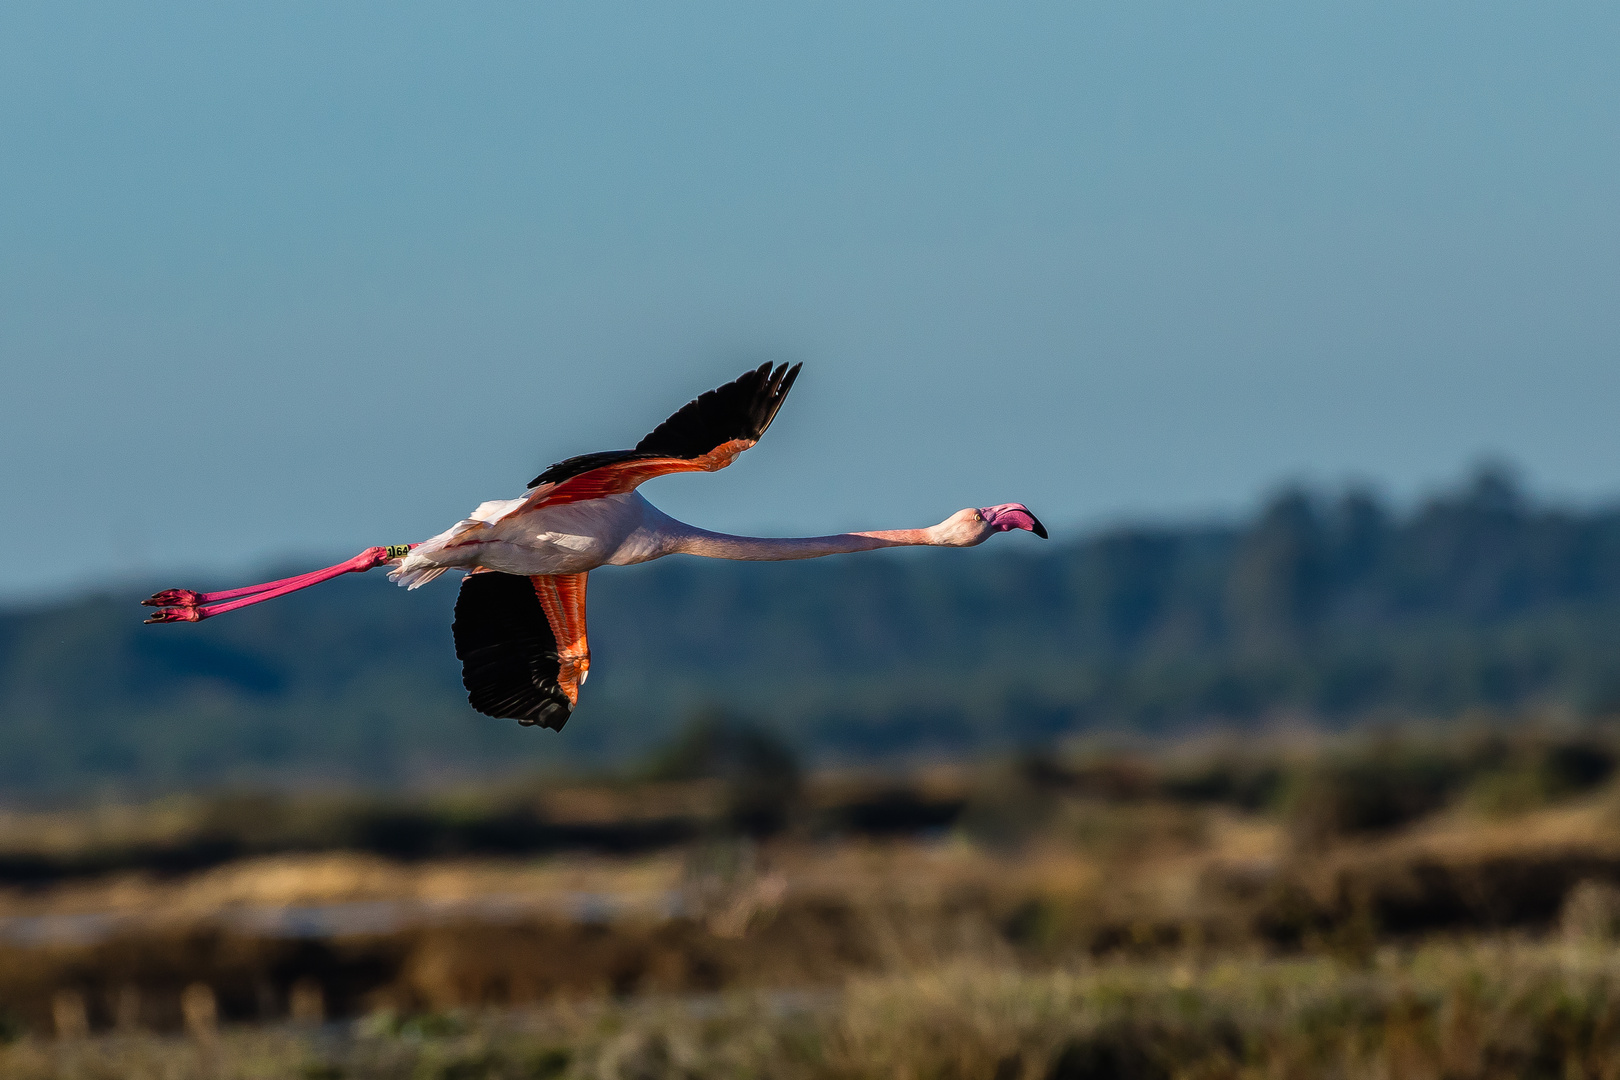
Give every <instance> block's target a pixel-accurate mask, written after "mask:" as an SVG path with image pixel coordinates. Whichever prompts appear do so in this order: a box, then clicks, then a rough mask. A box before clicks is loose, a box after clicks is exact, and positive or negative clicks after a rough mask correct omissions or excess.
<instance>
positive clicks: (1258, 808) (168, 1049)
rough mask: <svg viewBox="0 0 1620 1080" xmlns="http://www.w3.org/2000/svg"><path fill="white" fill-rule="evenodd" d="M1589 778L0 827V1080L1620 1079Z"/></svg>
mask: <svg viewBox="0 0 1620 1080" xmlns="http://www.w3.org/2000/svg"><path fill="white" fill-rule="evenodd" d="M1609 740H1610V736H1609V735H1607V734H1606V733H1603V732H1596V731H1592V730H1583V731H1579V732H1572V731H1552V730H1542V731H1540V732H1539V733H1531V734H1519V735H1515V736H1513V737H1511V738H1509V737H1505V736H1502V735H1499V734H1492V733H1490V732H1487V731H1481V732H1475V733H1473V734H1458V733H1457V732H1455V731H1453V732H1449V733H1446V734H1445V736H1444V737H1440V736H1435V737H1424V736H1414V735H1410V734H1409V735H1406V736H1403V737H1401V738H1395V737H1393V736H1386V737H1382V738H1361V739H1355V740H1341V741H1321V740H1310V741H1299V740H1296V741H1289V742H1279V743H1273V744H1270V745H1267V746H1263V747H1255V746H1250V747H1246V748H1244V749H1243V750H1242V752H1238V751H1237V750H1235V749H1234V748H1233V747H1231V746H1229V745H1223V744H1214V743H1211V744H1202V745H1196V746H1186V745H1184V746H1179V747H1158V748H1153V749H1150V750H1138V751H1135V752H1130V753H1125V752H1120V751H1118V750H1117V749H1116V750H1113V751H1103V750H1100V749H1097V748H1092V749H1089V750H1088V749H1085V748H1077V749H1075V750H1074V751H1073V752H1071V753H1066V754H1049V755H1041V756H1035V757H1024V758H1020V759H1016V760H1009V761H1004V762H1001V763H997V764H993V765H985V766H983V767H979V768H974V769H966V768H939V769H934V770H927V771H922V772H917V773H914V774H911V775H908V776H887V777H875V776H857V775H851V774H826V775H812V776H809V777H803V778H795V779H792V780H791V782H788V781H787V780H785V779H783V778H782V777H777V780H778V781H779V782H778V783H775V784H774V785H766V786H765V787H763V788H762V786H761V785H760V784H759V783H757V779H758V778H757V777H755V778H750V777H748V776H742V777H737V776H731V777H729V778H726V777H718V778H708V779H703V778H697V779H684V780H682V779H667V778H666V779H657V780H641V781H632V780H617V781H602V782H593V783H576V784H572V785H562V784H556V783H553V784H550V785H547V786H545V787H544V788H541V789H535V788H525V787H524V786H522V785H517V786H514V787H513V788H511V789H509V790H506V791H502V792H493V793H492V792H484V793H480V794H479V795H477V796H476V797H475V796H472V795H468V794H459V795H457V794H448V795H443V796H437V797H434V798H429V799H419V800H415V801H409V802H392V803H379V802H376V801H367V800H361V799H356V798H349V797H344V798H338V797H332V798H324V799H310V798H303V799H292V798H275V797H271V796H264V795H261V796H254V797H245V796H241V795H231V796H221V797H217V798H200V797H192V798H187V799H178V800H169V801H165V802H161V803H156V804H152V805H148V806H142V807H101V808H86V809H80V810H57V811H50V812H46V811H32V812H21V811H18V812H13V813H12V814H10V815H8V816H6V817H4V818H3V819H0V881H3V882H5V883H4V884H0V1038H3V1040H4V1042H3V1044H0V1075H6V1076H39V1077H47V1076H85V1077H90V1076H96V1077H101V1076H109V1077H110V1076H153V1077H160V1076H161V1077H186V1076H199V1077H202V1076H210V1077H212V1076H289V1075H291V1076H309V1077H338V1076H346V1077H373V1076H375V1077H384V1076H387V1077H394V1076H400V1077H406V1076H409V1077H506V1076H514V1077H516V1076H533V1077H539V1076H610V1077H657V1076H771V1077H778V1076H805V1077H823V1076H825V1077H846V1076H847V1077H864V1076H873V1077H877V1076H916V1077H925V1076H930V1077H931V1076H939V1077H948V1076H961V1077H976V1076H984V1077H996V1078H1010V1077H1057V1078H1061V1077H1092V1076H1098V1077H1115V1076H1117V1077H1172V1076H1178V1077H1179V1076H1188V1077H1194V1076H1197V1077H1204V1076H1209V1077H1215V1076H1267V1077H1272V1076H1345V1077H1361V1076H1368V1077H1372V1076H1378V1077H1393V1076H1410V1077H1437V1078H1439V1077H1472V1076H1558V1077H1570V1076H1609V1075H1620V983H1617V982H1616V981H1615V979H1616V975H1617V974H1620V948H1617V946H1616V942H1617V940H1620V788H1617V787H1616V782H1615V770H1614V762H1615V761H1616V760H1617V758H1620V755H1617V754H1616V753H1615V750H1614V747H1613V744H1612V743H1611V742H1610V741H1609ZM766 795H772V796H777V797H778V798H777V801H776V802H775V803H771V802H770V800H769V799H767V798H765V796H766ZM767 804H769V805H767Z"/></svg>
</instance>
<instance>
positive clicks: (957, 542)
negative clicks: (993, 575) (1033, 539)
mask: <svg viewBox="0 0 1620 1080" xmlns="http://www.w3.org/2000/svg"><path fill="white" fill-rule="evenodd" d="M935 528H937V529H939V530H940V533H941V541H942V542H943V543H944V544H946V545H949V546H951V547H972V546H974V545H975V544H982V543H984V542H985V541H986V540H988V539H989V538H990V536H991V535H992V534H993V533H998V532H1009V531H1011V530H1013V529H1028V530H1029V531H1030V532H1032V533H1034V534H1035V535H1036V536H1038V537H1040V538H1041V539H1042V540H1045V539H1046V526H1045V525H1042V524H1041V522H1040V519H1039V518H1037V517H1036V516H1035V515H1034V514H1032V513H1030V512H1029V507H1027V506H1025V505H1024V504H1023V503H1002V504H1001V505H1000V506H984V507H980V508H979V509H977V510H975V509H974V508H972V507H969V508H968V509H966V510H958V511H957V512H956V513H954V514H952V515H951V516H950V517H948V518H946V519H945V520H944V521H942V522H940V524H939V525H937V526H935Z"/></svg>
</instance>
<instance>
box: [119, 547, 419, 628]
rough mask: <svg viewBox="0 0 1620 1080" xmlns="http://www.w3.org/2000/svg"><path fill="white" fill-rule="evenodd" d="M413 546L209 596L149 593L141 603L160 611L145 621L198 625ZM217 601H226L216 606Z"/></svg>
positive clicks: (362, 569) (359, 570)
mask: <svg viewBox="0 0 1620 1080" xmlns="http://www.w3.org/2000/svg"><path fill="white" fill-rule="evenodd" d="M415 546H416V545H415V544H400V545H397V546H394V547H372V548H367V549H366V550H364V551H362V552H361V553H360V554H358V555H356V556H355V557H354V558H352V559H346V560H344V561H343V562H340V563H338V564H337V565H335V566H328V567H326V568H325V569H322V570H316V571H314V572H312V573H308V574H297V575H294V576H293V577H287V578H281V579H280V580H278V581H266V582H264V583H262V584H259V585H248V586H245V587H243V588H240V589H226V590H223V591H221V592H212V593H200V592H194V591H193V590H191V589H164V590H163V591H162V592H159V593H153V594H152V595H151V596H150V597H149V598H147V599H145V600H142V601H141V603H142V604H144V605H145V606H147V607H155V608H159V609H160V610H158V611H155V612H153V613H152V617H151V618H149V619H147V620H146V621H147V622H149V623H164V622H200V621H202V620H203V619H207V618H210V617H211V616H214V615H223V614H224V613H225V612H227V611H235V610H237V609H238V608H245V607H249V606H251V605H253V604H262V603H263V602H264V601H266V600H274V599H275V598H276V597H278V596H286V595H287V594H288V593H294V592H298V591H299V590H300V589H307V588H309V587H310V586H311V585H319V584H320V583H321V582H323V581H330V580H331V579H333V578H335V577H341V576H342V575H344V574H358V573H364V572H365V571H367V570H370V569H372V568H373V567H377V566H381V565H382V564H383V563H386V562H388V561H390V560H392V559H397V558H400V557H401V556H403V555H405V554H406V553H407V552H408V551H410V549H411V548H413V547H415ZM221 600H225V601H230V602H229V603H216V601H221Z"/></svg>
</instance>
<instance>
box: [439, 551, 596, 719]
mask: <svg viewBox="0 0 1620 1080" xmlns="http://www.w3.org/2000/svg"><path fill="white" fill-rule="evenodd" d="M453 631H454V634H455V638H456V658H457V659H458V660H460V661H461V683H462V685H463V686H465V687H466V688H467V700H468V701H470V702H471V703H472V707H473V708H475V709H477V710H478V711H479V712H481V713H483V714H484V715H485V716H495V717H500V718H502V719H508V720H516V721H517V722H518V723H520V724H524V725H530V724H538V725H540V726H541V727H548V728H553V729H554V730H557V731H561V730H562V727H563V725H564V724H566V723H567V722H568V717H569V714H570V713H572V712H573V706H572V705H571V704H570V703H569V701H568V697H567V695H565V694H564V693H563V691H562V687H561V686H559V685H558V684H557V675H558V674H559V672H560V671H561V666H560V665H559V663H558V660H557V639H556V636H555V635H553V634H552V632H551V623H550V622H548V621H547V620H546V613H545V610H544V609H543V608H541V606H540V598H539V597H538V596H536V595H535V593H534V584H533V583H532V582H531V581H530V580H529V579H528V578H526V577H522V576H520V575H517V574H500V573H495V572H493V571H489V572H485V573H480V574H469V575H467V577H466V579H465V580H463V581H462V583H461V593H460V595H459V596H457V597H456V621H455V626H454V628H453Z"/></svg>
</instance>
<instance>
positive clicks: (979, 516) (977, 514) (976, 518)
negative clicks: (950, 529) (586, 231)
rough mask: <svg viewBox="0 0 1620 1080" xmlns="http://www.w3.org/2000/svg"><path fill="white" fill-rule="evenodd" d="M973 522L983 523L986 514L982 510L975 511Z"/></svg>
mask: <svg viewBox="0 0 1620 1080" xmlns="http://www.w3.org/2000/svg"><path fill="white" fill-rule="evenodd" d="M973 520H974V521H983V520H984V512H983V511H982V510H975V511H973Z"/></svg>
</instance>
